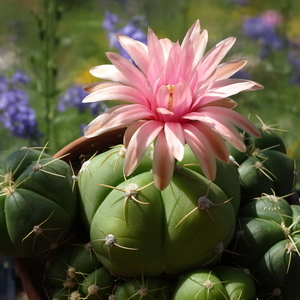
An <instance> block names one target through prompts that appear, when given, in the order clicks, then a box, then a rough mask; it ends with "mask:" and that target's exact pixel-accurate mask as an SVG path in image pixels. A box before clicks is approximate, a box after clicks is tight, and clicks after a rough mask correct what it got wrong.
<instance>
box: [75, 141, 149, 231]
mask: <svg viewBox="0 0 300 300" xmlns="http://www.w3.org/2000/svg"><path fill="white" fill-rule="evenodd" d="M123 149H124V148H123V146H122V145H120V146H116V147H114V148H113V149H111V150H108V151H107V152H104V153H102V154H99V155H97V156H95V157H94V158H92V160H88V161H86V162H85V163H84V164H83V166H82V168H81V170H80V172H79V174H78V184H79V187H80V194H81V201H80V203H81V204H80V205H81V209H80V213H81V219H82V221H83V223H84V225H85V227H86V228H87V229H88V230H89V228H90V223H91V221H92V219H93V217H94V214H95V213H96V210H97V209H98V207H99V205H100V204H101V201H103V199H104V198H105V197H106V196H107V195H108V193H109V192H110V189H108V188H107V187H105V186H102V185H99V183H101V184H108V185H112V186H117V185H118V184H120V183H121V182H123V181H124V175H123V161H124V155H123V154H122V151H123ZM91 161H93V163H92V164H91V163H90V162H91ZM151 165H152V159H151V157H150V153H149V152H148V154H146V155H145V156H144V159H143V160H142V162H141V164H140V165H139V166H138V168H137V169H136V170H135V172H134V173H133V176H134V175H135V174H138V173H139V172H145V171H147V170H149V168H151Z"/></svg>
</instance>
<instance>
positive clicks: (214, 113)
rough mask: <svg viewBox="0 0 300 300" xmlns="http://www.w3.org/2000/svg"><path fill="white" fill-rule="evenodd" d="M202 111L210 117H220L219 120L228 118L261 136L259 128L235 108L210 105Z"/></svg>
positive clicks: (243, 128)
mask: <svg viewBox="0 0 300 300" xmlns="http://www.w3.org/2000/svg"><path fill="white" fill-rule="evenodd" d="M201 113H203V114H206V115H207V116H209V117H210V118H214V119H218V120H222V119H224V120H228V121H229V122H231V123H232V124H234V125H235V126H237V127H239V128H240V129H242V130H245V131H246V132H248V133H250V134H251V135H254V136H256V137H260V133H259V130H258V129H257V127H256V126H255V125H254V124H253V123H252V122H250V121H249V120H248V119H247V118H245V117H243V116H242V115H241V114H239V113H237V112H236V111H234V110H231V109H226V108H223V107H217V106H209V107H204V108H203V109H201Z"/></svg>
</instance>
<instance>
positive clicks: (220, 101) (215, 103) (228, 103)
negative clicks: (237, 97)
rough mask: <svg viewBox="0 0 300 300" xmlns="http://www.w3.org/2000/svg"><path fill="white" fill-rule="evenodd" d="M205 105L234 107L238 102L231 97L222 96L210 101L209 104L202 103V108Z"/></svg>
mask: <svg viewBox="0 0 300 300" xmlns="http://www.w3.org/2000/svg"><path fill="white" fill-rule="evenodd" d="M205 106H219V107H224V108H229V109H233V108H235V107H236V106H237V103H236V102H235V101H233V100H232V99H230V98H222V99H218V100H215V101H211V102H208V103H207V104H204V105H201V108H203V107H205Z"/></svg>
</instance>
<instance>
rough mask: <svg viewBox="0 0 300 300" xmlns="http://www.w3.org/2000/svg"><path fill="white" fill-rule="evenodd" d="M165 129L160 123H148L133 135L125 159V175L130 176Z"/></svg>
mask: <svg viewBox="0 0 300 300" xmlns="http://www.w3.org/2000/svg"><path fill="white" fill-rule="evenodd" d="M162 129H163V124H162V123H161V122H158V121H148V122H145V123H144V124H143V125H142V126H140V127H139V128H138V129H137V131H136V132H135V133H134V134H133V135H132V137H131V139H130V142H129V143H128V147H127V149H126V155H125V159H124V173H125V176H129V175H130V174H131V173H132V172H133V171H134V170H135V169H136V167H137V166H138V165H139V163H140V161H141V159H142V158H143V156H144V154H145V153H146V151H147V149H148V148H149V146H150V145H151V143H152V142H153V141H154V139H155V138H156V137H157V136H158V134H159V133H160V132H161V130H162Z"/></svg>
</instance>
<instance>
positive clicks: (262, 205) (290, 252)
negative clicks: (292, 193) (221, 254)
mask: <svg viewBox="0 0 300 300" xmlns="http://www.w3.org/2000/svg"><path fill="white" fill-rule="evenodd" d="M299 220H300V206H295V205H289V204H288V203H287V202H286V201H285V200H284V199H282V198H279V197H276V196H275V195H265V196H263V197H261V198H260V199H258V200H256V201H253V202H251V203H249V204H247V205H246V206H245V207H244V208H243V209H242V210H241V211H240V213H239V224H240V225H239V226H240V227H239V226H238V228H237V236H236V239H235V240H234V241H233V242H232V247H233V251H234V252H235V253H237V254H241V255H236V256H234V257H233V258H232V260H233V262H234V263H236V264H238V265H239V266H242V267H245V268H248V269H249V270H250V272H251V273H252V274H253V276H254V277H255V278H256V279H257V281H258V289H259V291H260V293H261V294H266V293H271V291H273V290H275V289H280V291H281V296H282V297H283V299H294V298H293V297H295V295H296V294H295V293H296V292H295V291H297V289H298V286H299V282H300V276H299V268H300V253H299V249H300V247H299V240H300V234H299ZM297 295H298V293H297ZM295 299H296V298H295Z"/></svg>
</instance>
